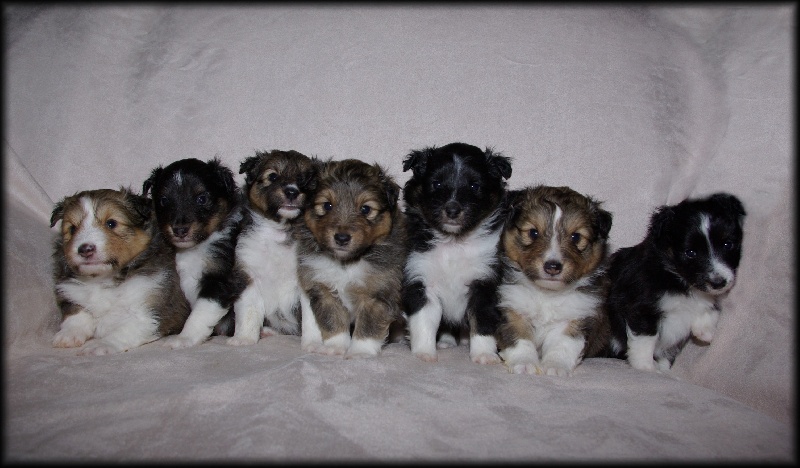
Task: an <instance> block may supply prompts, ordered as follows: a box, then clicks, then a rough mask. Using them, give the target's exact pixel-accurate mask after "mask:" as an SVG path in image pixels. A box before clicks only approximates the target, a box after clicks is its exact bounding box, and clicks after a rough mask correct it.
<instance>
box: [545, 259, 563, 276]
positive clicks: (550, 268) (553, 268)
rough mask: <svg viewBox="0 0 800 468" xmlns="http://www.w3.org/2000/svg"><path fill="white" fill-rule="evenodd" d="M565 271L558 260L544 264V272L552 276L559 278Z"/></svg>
mask: <svg viewBox="0 0 800 468" xmlns="http://www.w3.org/2000/svg"><path fill="white" fill-rule="evenodd" d="M563 269H564V265H562V264H561V262H559V261H556V260H548V261H547V262H545V263H544V272H545V273H547V274H548V275H550V276H557V275H558V274H559V273H561V270H563Z"/></svg>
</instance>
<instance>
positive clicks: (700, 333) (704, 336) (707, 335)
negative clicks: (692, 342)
mask: <svg viewBox="0 0 800 468" xmlns="http://www.w3.org/2000/svg"><path fill="white" fill-rule="evenodd" d="M692 334H693V335H694V336H695V338H697V339H698V340H700V341H703V342H705V343H711V340H713V339H714V330H709V329H705V330H697V331H695V330H692Z"/></svg>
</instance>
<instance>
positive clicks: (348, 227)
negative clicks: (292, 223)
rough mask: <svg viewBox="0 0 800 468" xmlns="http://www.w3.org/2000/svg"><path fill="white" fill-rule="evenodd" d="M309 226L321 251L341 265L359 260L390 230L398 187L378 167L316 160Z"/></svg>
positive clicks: (351, 161)
mask: <svg viewBox="0 0 800 468" xmlns="http://www.w3.org/2000/svg"><path fill="white" fill-rule="evenodd" d="M315 165H316V167H317V176H316V187H315V189H314V191H313V193H311V194H310V196H309V207H308V208H307V209H306V211H305V215H304V216H305V223H306V226H308V229H309V230H310V231H311V233H312V234H313V235H314V239H315V240H316V241H317V244H318V245H319V246H320V248H321V249H322V250H323V251H325V252H328V253H329V254H331V255H332V256H333V257H335V258H336V259H338V260H339V261H342V262H347V261H351V260H355V259H358V258H359V257H361V256H362V255H363V254H364V253H365V252H366V251H368V250H369V248H370V247H371V246H373V245H375V244H376V243H377V242H380V241H381V240H382V239H383V238H385V237H386V236H387V235H389V233H390V232H391V230H392V226H393V223H394V215H395V213H396V210H397V200H398V197H399V194H400V187H399V185H397V183H396V182H395V181H394V180H393V179H392V178H391V177H390V176H389V175H387V173H386V171H385V170H384V169H383V168H382V167H381V166H380V165H378V164H373V165H370V164H367V163H365V162H363V161H360V160H357V159H345V160H342V161H330V160H329V161H326V162H322V161H318V160H315Z"/></svg>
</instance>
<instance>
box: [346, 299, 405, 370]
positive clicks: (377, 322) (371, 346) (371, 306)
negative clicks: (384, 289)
mask: <svg viewBox="0 0 800 468" xmlns="http://www.w3.org/2000/svg"><path fill="white" fill-rule="evenodd" d="M394 316H395V314H394V313H393V311H392V310H391V309H390V308H389V305H388V304H387V303H386V302H384V301H383V300H381V299H379V298H369V299H367V300H366V301H365V303H364V304H362V305H360V306H359V307H358V311H357V314H356V320H355V327H354V329H353V340H352V341H351V343H350V347H349V348H348V349H347V354H346V355H345V358H346V359H351V358H361V357H372V356H377V355H378V354H379V353H380V351H381V348H382V347H383V344H384V343H385V341H386V337H387V336H389V326H390V325H391V323H392V321H393V318H394Z"/></svg>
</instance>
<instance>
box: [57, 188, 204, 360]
mask: <svg viewBox="0 0 800 468" xmlns="http://www.w3.org/2000/svg"><path fill="white" fill-rule="evenodd" d="M59 221H61V229H60V232H59V235H58V236H57V237H56V240H55V242H54V247H55V249H54V252H53V260H54V272H53V273H54V279H55V294H56V301H57V303H58V306H59V308H60V309H61V314H62V322H61V329H60V330H59V331H58V333H56V335H55V338H54V339H53V346H55V347H63V348H71V347H77V346H82V345H84V343H85V346H83V348H81V350H80V352H79V354H94V355H100V354H109V353H118V352H121V351H127V350H128V349H131V348H134V347H137V346H140V345H142V344H145V343H148V342H150V341H153V340H156V339H158V338H160V337H162V336H165V335H168V334H170V333H177V332H178V331H180V329H181V327H182V326H183V324H184V322H185V321H186V317H188V315H189V303H188V302H187V301H186V298H185V297H184V295H183V293H182V292H181V288H180V283H179V281H178V274H177V272H176V271H175V258H174V256H173V253H172V249H171V248H170V247H169V246H168V245H167V244H166V243H165V242H164V239H163V237H162V236H161V233H160V232H159V231H158V228H157V227H156V225H155V222H154V220H153V217H152V208H151V206H150V200H149V199H147V198H145V197H142V196H139V195H136V194H134V193H133V192H131V191H130V190H129V189H125V188H121V189H120V190H110V189H100V190H87V191H83V192H79V193H76V194H75V195H72V196H69V197H65V198H64V199H63V200H61V201H60V202H58V203H57V204H56V205H55V207H54V208H53V213H52V216H51V218H50V226H51V227H53V226H55V225H56V223H58V222H59ZM92 338H93V339H92ZM87 340H88V342H87Z"/></svg>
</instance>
